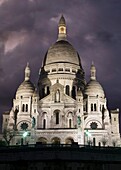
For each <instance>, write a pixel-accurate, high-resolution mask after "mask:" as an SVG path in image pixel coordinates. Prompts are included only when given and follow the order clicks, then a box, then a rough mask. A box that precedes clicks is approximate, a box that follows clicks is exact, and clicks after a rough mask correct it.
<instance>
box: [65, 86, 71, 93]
mask: <svg viewBox="0 0 121 170" xmlns="http://www.w3.org/2000/svg"><path fill="white" fill-rule="evenodd" d="M66 94H67V95H69V94H70V87H69V85H66Z"/></svg>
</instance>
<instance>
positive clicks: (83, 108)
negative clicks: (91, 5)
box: [2, 16, 120, 146]
mask: <svg viewBox="0 0 121 170" xmlns="http://www.w3.org/2000/svg"><path fill="white" fill-rule="evenodd" d="M30 74H31V70H30V66H29V63H27V65H26V67H25V74H24V80H23V82H22V83H21V84H20V86H19V87H18V89H17V91H16V94H15V98H14V99H13V107H12V108H11V111H10V112H8V113H3V124H2V131H3V133H4V130H5V129H6V130H9V131H11V132H12V131H13V132H14V136H13V138H12V140H11V144H21V141H22V139H23V142H24V144H26V143H29V144H34V143H36V142H41V143H44V144H72V143H74V142H75V143H78V144H79V145H86V144H92V145H96V146H98V145H99V144H100V145H106V146H114V145H115V146H119V145H120V133H119V109H116V110H110V111H109V110H108V107H107V99H106V96H105V92H104V90H103V87H102V86H101V84H100V83H99V82H98V80H97V78H96V67H95V65H94V63H92V64H91V67H90V80H89V81H88V82H86V81H85V73H84V70H83V67H82V63H81V59H80V56H79V54H78V52H77V51H76V50H75V49H74V47H73V46H72V45H71V44H70V43H69V42H68V40H67V30H66V22H65V18H64V17H63V16H61V18H60V20H59V24H58V38H57V41H56V42H55V43H54V44H53V45H51V46H50V48H49V49H48V50H47V52H46V54H45V57H44V58H43V64H42V66H41V68H40V70H39V76H38V84H37V85H36V87H35V86H34V85H33V83H32V82H31V78H30ZM25 133H26V135H24V134H25Z"/></svg>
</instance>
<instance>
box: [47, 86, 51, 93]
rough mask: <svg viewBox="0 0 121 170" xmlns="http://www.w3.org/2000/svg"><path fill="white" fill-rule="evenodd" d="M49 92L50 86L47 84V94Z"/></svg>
mask: <svg viewBox="0 0 121 170" xmlns="http://www.w3.org/2000/svg"><path fill="white" fill-rule="evenodd" d="M48 94H50V88H49V86H47V95H48Z"/></svg>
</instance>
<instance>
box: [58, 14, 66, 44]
mask: <svg viewBox="0 0 121 170" xmlns="http://www.w3.org/2000/svg"><path fill="white" fill-rule="evenodd" d="M66 37H67V34H66V21H65V18H64V16H63V15H62V16H61V18H60V20H59V24H58V41H60V40H66Z"/></svg>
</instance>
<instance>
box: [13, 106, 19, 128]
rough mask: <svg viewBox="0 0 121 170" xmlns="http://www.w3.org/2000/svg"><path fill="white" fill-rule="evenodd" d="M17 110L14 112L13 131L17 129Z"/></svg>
mask: <svg viewBox="0 0 121 170" xmlns="http://www.w3.org/2000/svg"><path fill="white" fill-rule="evenodd" d="M18 112H19V110H18V109H17V108H16V109H15V111H14V130H16V129H17V127H16V123H17V114H18Z"/></svg>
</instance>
